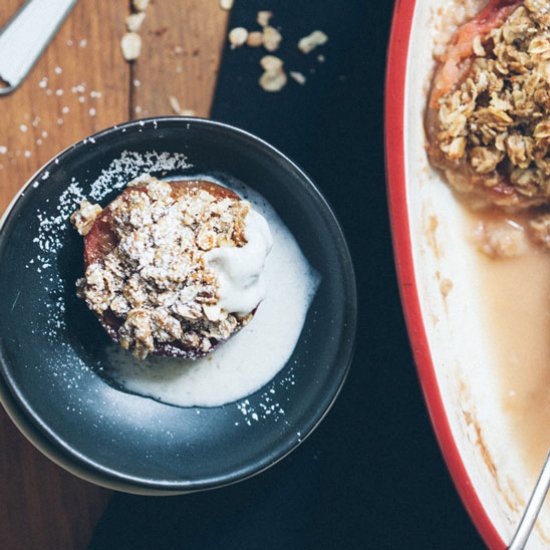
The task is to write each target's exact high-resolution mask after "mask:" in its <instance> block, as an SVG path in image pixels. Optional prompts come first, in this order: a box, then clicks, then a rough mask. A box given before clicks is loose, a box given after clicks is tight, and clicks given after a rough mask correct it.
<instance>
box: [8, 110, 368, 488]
mask: <svg viewBox="0 0 550 550" xmlns="http://www.w3.org/2000/svg"><path fill="white" fill-rule="evenodd" d="M152 152H155V153H152ZM182 155H185V156H186V157H187V164H186V163H185V162H183V161H182ZM189 163H190V164H192V166H188V164H189ZM144 171H147V172H152V173H154V174H155V175H158V176H159V177H165V176H166V177H171V176H177V177H192V176H194V175H209V174H211V175H215V176H216V177H218V178H219V179H221V180H223V179H224V178H227V179H232V180H239V181H241V182H243V183H245V184H247V185H249V186H250V187H252V188H253V189H255V190H256V191H258V192H259V193H260V194H262V195H263V196H264V197H265V198H266V199H267V200H268V201H269V202H270V203H271V204H272V206H273V207H274V208H275V209H276V210H277V212H278V214H279V215H280V216H281V217H282V219H283V221H284V222H285V223H286V224H287V226H288V227H289V228H290V230H291V231H292V232H293V234H294V236H295V237H296V239H297V241H298V243H299V245H300V247H301V248H302V251H303V253H304V255H305V256H306V257H307V259H308V261H309V262H310V264H311V265H312V266H313V267H314V268H315V269H316V270H317V271H318V272H319V273H320V275H321V277H322V280H321V284H320V287H319V289H318V291H317V294H316V296H315V299H314V301H313V303H312V305H311V308H310V310H309V313H308V316H307V319H306V323H305V326H304V328H303V331H302V334H301V336H300V339H299V341H298V344H297V345H296V348H295V350H294V353H293V355H292V357H291V358H290V360H289V361H288V363H287V365H286V366H285V367H284V368H283V369H282V370H281V371H280V373H279V374H278V375H277V376H276V377H275V378H274V379H273V380H272V381H271V382H270V383H269V384H268V385H267V386H265V387H264V388H262V389H261V390H259V391H258V392H256V393H255V394H253V395H251V396H249V397H248V398H247V401H246V402H245V401H244V400H240V401H239V402H237V403H231V404H228V405H224V406H221V407H213V408H197V407H187V408H182V407H175V406H170V405H166V404H163V403H160V402H158V401H154V400H153V399H149V398H144V397H141V396H138V395H133V394H131V393H127V392H124V391H121V390H120V389H118V388H116V387H114V386H113V384H109V383H108V382H107V381H106V379H105V377H104V376H102V370H103V369H104V368H105V365H104V361H105V357H106V355H105V349H106V347H107V346H109V345H110V342H109V338H108V337H107V335H106V334H105V333H104V332H103V329H102V328H101V327H100V325H99V323H98V322H97V320H96V319H95V317H94V316H93V315H92V314H91V313H90V312H89V311H88V310H87V308H86V307H85V305H84V304H83V303H82V302H81V301H80V300H79V299H77V298H76V296H75V281H76V279H77V278H78V277H80V276H81V275H82V273H83V259H82V239H81V237H80V236H79V235H78V234H77V233H76V231H75V230H74V229H73V228H72V227H70V225H69V223H68V216H69V215H70V213H71V212H72V211H73V210H74V209H75V208H76V205H77V203H78V202H79V201H80V199H81V198H83V197H90V198H91V199H93V200H98V199H99V202H100V203H101V204H102V205H105V204H107V203H108V202H110V201H111V200H112V199H113V198H114V197H115V196H116V195H117V194H118V193H119V190H120V188H121V187H122V186H123V185H124V184H125V183H127V181H129V179H132V178H133V177H135V176H136V175H138V174H139V173H142V172H144ZM0 288H1V289H2V299H1V300H0V399H1V400H2V404H3V405H4V407H5V408H6V410H7V412H8V414H9V415H10V416H11V418H12V419H13V420H14V422H15V423H16V424H17V426H18V427H19V428H20V430H21V431H22V432H23V433H24V434H25V436H27V437H28V438H29V439H30V440H31V442H33V443H34V444H35V446H36V447H38V448H39V449H40V450H41V451H42V452H44V453H45V454H46V455H47V456H49V457H50V458H51V459H53V460H54V461H56V462H57V463H58V464H60V465H61V466H63V467H64V468H66V469H68V470H69V471H71V472H73V473H74V474H76V475H78V476H80V477H82V478H84V479H87V480H89V481H92V482H94V483H97V484H99V485H104V486H107V487H112V488H115V489H118V490H124V491H128V492H136V493H142V494H170V493H184V492H188V491H194V490H201V489H209V488H213V487H218V486H221V485H225V484H228V483H232V482H235V481H239V480H242V479H245V478H247V477H249V476H251V475H253V474H256V473H258V472H260V471H262V470H264V469H266V468H268V467H269V466H271V465H273V464H274V463H276V462H277V461H278V460H280V459H281V458H282V457H284V456H285V455H287V454H288V453H289V452H290V451H292V450H293V449H294V448H295V447H296V446H297V445H298V444H299V443H300V442H301V441H302V440H303V439H304V438H305V437H306V436H307V435H308V434H309V433H311V431H312V430H313V429H314V428H315V427H316V426H317V424H318V423H319V422H320V421H321V419H322V418H323V416H324V415H325V414H326V413H327V411H328V410H329V408H330V406H331V405H332V403H333V402H334V400H335V398H336V396H337V395H338V392H339V390H340V388H341V387H342V384H343V382H344V379H345V377H346V374H347V371H348V369H349V365H350V362H351V357H352V348H353V339H354V334H355V326H356V307H357V306H356V293H355V280H354V275H353V268H352V263H351V259H350V255H349V251H348V247H347V245H346V242H345V240H344V237H343V235H342V231H341V230H340V227H339V225H338V223H337V221H336V219H335V217H334V215H333V213H332V212H331V210H330V208H329V206H328V205H327V203H326V202H325V200H324V199H323V197H322V196H321V194H320V193H319V191H318V190H317V189H316V188H315V186H314V185H313V183H312V182H311V181H310V179H309V178H308V177H307V176H306V175H305V174H304V173H303V172H302V171H301V170H300V169H299V168H298V167H297V166H296V165H295V164H293V163H292V162H291V161H290V160H289V159H288V158H286V157H285V156H284V155H283V154H282V153H280V152H279V151H277V150H276V149H274V148H273V147H271V146H270V145H268V144H267V143H265V142H263V141H261V140H260V139H258V138H256V137H254V136H252V135H250V134H248V133H246V132H244V131H242V130H238V129H236V128H233V127H230V126H227V125H224V124H219V123H216V122H212V121H207V120H199V119H189V118H173V117H167V118H160V119H149V120H143V121H137V122H132V123H128V124H125V125H122V126H118V127H117V126H115V127H113V128H110V129H108V130H105V131H103V132H100V133H99V134H96V135H94V136H92V137H90V138H87V139H85V140H84V141H81V142H79V143H77V144H76V145H73V146H72V147H70V148H69V149H67V150H66V151H64V152H63V153H61V154H60V155H59V156H57V157H56V158H55V159H53V160H52V161H51V162H50V163H48V164H47V165H46V166H45V167H44V168H43V169H42V170H40V171H39V172H38V173H37V174H36V175H35V176H34V177H33V178H32V179H31V180H30V181H29V182H28V183H27V185H26V186H25V187H24V188H23V189H22V191H21V192H20V194H19V195H18V196H17V197H16V199H15V200H14V202H13V203H12V205H11V206H10V207H9V208H8V210H7V212H6V214H5V216H4V218H3V220H2V223H1V226H0ZM289 380H291V381H290V382H289ZM266 392H269V394H270V395H274V396H275V399H276V401H277V403H278V404H279V406H280V409H281V411H284V412H281V413H280V414H278V415H266V414H261V412H262V405H263V403H264V401H265V395H266ZM273 392H275V393H273ZM255 412H256V414H254V413H255ZM258 413H259V414H258Z"/></svg>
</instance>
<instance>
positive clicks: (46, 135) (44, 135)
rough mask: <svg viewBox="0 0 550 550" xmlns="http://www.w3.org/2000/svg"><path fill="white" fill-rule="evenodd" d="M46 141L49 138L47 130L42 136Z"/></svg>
mask: <svg viewBox="0 0 550 550" xmlns="http://www.w3.org/2000/svg"><path fill="white" fill-rule="evenodd" d="M40 135H41V136H42V137H43V138H44V139H46V138H47V137H48V132H47V131H46V130H43V131H42V133H41V134H40Z"/></svg>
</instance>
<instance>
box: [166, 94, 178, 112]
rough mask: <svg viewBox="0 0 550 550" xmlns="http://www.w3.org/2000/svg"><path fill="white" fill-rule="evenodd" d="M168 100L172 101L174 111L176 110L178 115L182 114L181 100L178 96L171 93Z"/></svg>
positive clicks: (171, 105)
mask: <svg viewBox="0 0 550 550" xmlns="http://www.w3.org/2000/svg"><path fill="white" fill-rule="evenodd" d="M168 101H169V103H170V107H171V108H172V111H174V113H175V114H176V115H179V114H181V106H180V102H179V101H178V98H177V97H174V96H173V95H171V96H170V98H169V99H168Z"/></svg>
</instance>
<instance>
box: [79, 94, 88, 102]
mask: <svg viewBox="0 0 550 550" xmlns="http://www.w3.org/2000/svg"><path fill="white" fill-rule="evenodd" d="M85 101H86V98H85V97H84V96H83V95H81V96H80V97H79V98H78V102H79V103H84V102H85Z"/></svg>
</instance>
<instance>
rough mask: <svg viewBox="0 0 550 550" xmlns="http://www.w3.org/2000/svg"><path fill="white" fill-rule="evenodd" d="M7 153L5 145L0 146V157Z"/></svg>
mask: <svg viewBox="0 0 550 550" xmlns="http://www.w3.org/2000/svg"><path fill="white" fill-rule="evenodd" d="M7 152H8V148H7V147H6V146H5V145H0V155H5V154H6V153H7Z"/></svg>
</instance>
